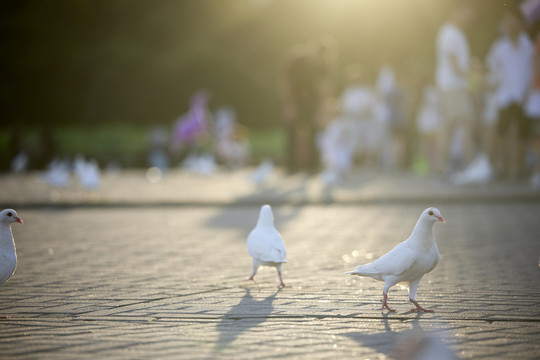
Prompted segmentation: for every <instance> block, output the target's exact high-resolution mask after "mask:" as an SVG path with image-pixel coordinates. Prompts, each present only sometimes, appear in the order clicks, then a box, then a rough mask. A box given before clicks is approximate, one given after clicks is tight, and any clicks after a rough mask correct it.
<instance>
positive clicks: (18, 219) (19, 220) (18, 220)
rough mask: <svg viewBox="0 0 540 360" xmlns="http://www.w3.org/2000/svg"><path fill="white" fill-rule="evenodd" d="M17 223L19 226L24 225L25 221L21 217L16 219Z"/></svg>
mask: <svg viewBox="0 0 540 360" xmlns="http://www.w3.org/2000/svg"><path fill="white" fill-rule="evenodd" d="M15 221H16V222H18V223H19V224H24V221H22V219H21V218H20V217H15Z"/></svg>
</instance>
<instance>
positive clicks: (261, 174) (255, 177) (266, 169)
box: [250, 159, 274, 186]
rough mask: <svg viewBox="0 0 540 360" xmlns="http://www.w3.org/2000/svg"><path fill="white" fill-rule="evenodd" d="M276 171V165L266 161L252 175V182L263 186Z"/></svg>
mask: <svg viewBox="0 0 540 360" xmlns="http://www.w3.org/2000/svg"><path fill="white" fill-rule="evenodd" d="M273 170H274V163H273V162H272V161H271V160H269V159H266V160H264V161H263V162H262V163H261V164H260V165H259V166H258V167H257V168H256V169H255V170H254V171H253V172H252V173H251V175H250V179H251V181H252V182H253V183H254V184H255V185H257V186H261V185H262V184H263V183H264V182H265V181H266V180H267V179H268V177H269V176H270V174H271V173H272V171H273Z"/></svg>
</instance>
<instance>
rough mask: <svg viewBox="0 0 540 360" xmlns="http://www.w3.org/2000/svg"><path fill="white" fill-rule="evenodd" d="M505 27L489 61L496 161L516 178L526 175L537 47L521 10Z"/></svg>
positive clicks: (507, 174)
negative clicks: (529, 101) (530, 94)
mask: <svg viewBox="0 0 540 360" xmlns="http://www.w3.org/2000/svg"><path fill="white" fill-rule="evenodd" d="M502 25H503V29H504V35H503V36H502V37H500V38H499V39H497V40H496V41H495V42H494V44H493V45H492V47H491V49H490V51H489V53H488V55H487V58H486V65H487V67H488V69H489V71H490V79H491V81H492V86H493V87H494V96H495V102H496V106H497V109H498V115H497V123H496V130H497V131H496V132H497V144H496V146H495V152H496V156H495V159H494V160H495V164H496V165H497V166H498V167H499V171H500V172H501V174H502V175H503V176H504V177H507V178H509V179H516V178H518V177H520V176H523V175H524V170H525V152H526V145H527V141H528V139H529V137H530V119H529V118H528V117H527V116H525V113H524V111H523V107H524V105H525V100H526V99H527V95H528V92H529V88H530V85H531V80H532V75H533V74H532V59H533V46H532V43H531V41H530V39H529V37H528V36H527V34H526V33H525V32H524V30H523V22H522V19H521V15H520V13H519V12H518V11H517V10H514V9H508V10H507V11H506V12H505V13H504V14H503V19H502Z"/></svg>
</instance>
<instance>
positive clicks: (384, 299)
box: [381, 291, 396, 312]
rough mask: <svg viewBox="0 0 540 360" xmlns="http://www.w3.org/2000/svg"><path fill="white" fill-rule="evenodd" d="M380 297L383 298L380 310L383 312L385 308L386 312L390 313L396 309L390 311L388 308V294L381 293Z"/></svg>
mask: <svg viewBox="0 0 540 360" xmlns="http://www.w3.org/2000/svg"><path fill="white" fill-rule="evenodd" d="M382 296H383V298H382V300H381V302H382V308H381V310H384V309H385V308H386V310H388V311H392V312H394V311H396V309H392V308H391V307H390V306H388V294H387V293H385V292H384V291H383V293H382Z"/></svg>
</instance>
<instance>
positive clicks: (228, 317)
mask: <svg viewBox="0 0 540 360" xmlns="http://www.w3.org/2000/svg"><path fill="white" fill-rule="evenodd" d="M244 290H245V294H244V296H243V297H242V299H241V300H240V302H239V303H238V304H236V305H234V306H233V307H232V308H231V309H230V310H229V311H228V312H227V314H225V315H224V316H223V318H222V319H221V321H220V322H219V324H217V326H216V329H217V331H218V332H219V338H218V340H217V343H216V345H215V348H214V351H216V352H219V351H221V350H223V349H224V348H226V347H227V346H229V345H230V344H231V343H232V342H233V341H234V340H236V338H238V337H239V336H240V335H241V334H242V333H244V332H246V331H249V330H250V329H251V328H254V327H256V326H258V325H260V324H262V323H264V322H265V321H266V320H267V319H268V317H269V316H270V315H271V314H272V312H273V311H274V306H273V302H274V300H275V298H276V296H277V295H278V294H279V292H280V291H281V288H279V289H277V291H275V292H274V293H273V294H271V295H269V296H267V297H266V298H264V299H262V300H257V299H256V298H254V297H253V296H252V295H251V289H249V288H244Z"/></svg>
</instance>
